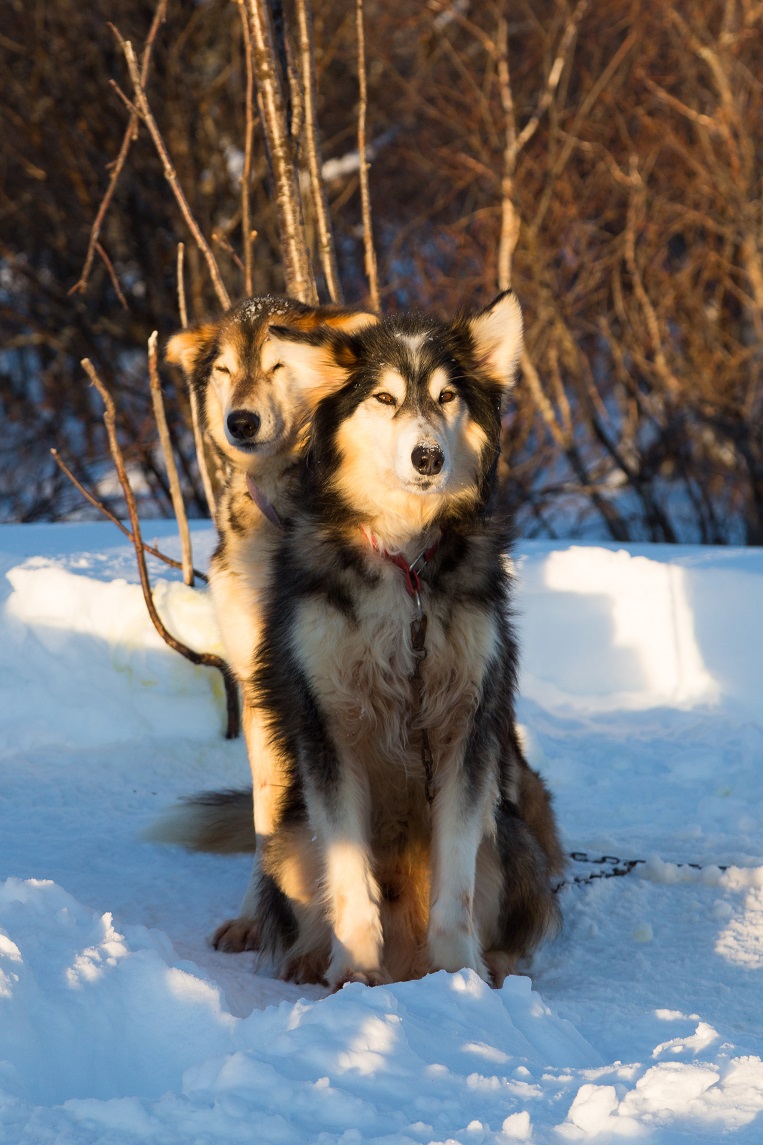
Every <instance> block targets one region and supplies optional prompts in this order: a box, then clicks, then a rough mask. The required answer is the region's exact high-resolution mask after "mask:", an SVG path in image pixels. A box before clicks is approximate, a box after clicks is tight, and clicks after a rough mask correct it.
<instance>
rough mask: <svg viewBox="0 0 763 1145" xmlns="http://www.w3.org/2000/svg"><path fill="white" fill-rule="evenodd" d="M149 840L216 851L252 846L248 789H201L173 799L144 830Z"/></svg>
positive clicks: (246, 849) (249, 849) (245, 849)
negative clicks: (161, 813) (164, 810)
mask: <svg viewBox="0 0 763 1145" xmlns="http://www.w3.org/2000/svg"><path fill="white" fill-rule="evenodd" d="M143 838H144V839H146V840H147V841H148V842H150V843H173V844H175V846H178V847H185V848H186V849H187V850H189V851H211V852H213V853H214V854H217V855H236V854H241V853H248V854H252V853H253V852H254V849H255V835H254V819H253V811H252V793H251V791H201V792H199V794H198V795H189V796H187V797H186V798H184V799H182V800H181V801H180V802H179V803H176V804H175V806H174V807H172V808H170V810H169V811H167V812H166V813H165V814H164V815H163V816H162V817H161V818H160V819H157V821H156V822H155V823H152V824H151V826H150V827H148V828H147V829H146V830H145V831H144V832H143Z"/></svg>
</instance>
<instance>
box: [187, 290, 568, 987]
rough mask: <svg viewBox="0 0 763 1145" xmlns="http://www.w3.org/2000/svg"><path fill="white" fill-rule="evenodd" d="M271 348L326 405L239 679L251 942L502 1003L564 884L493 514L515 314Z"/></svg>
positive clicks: (345, 976)
mask: <svg viewBox="0 0 763 1145" xmlns="http://www.w3.org/2000/svg"><path fill="white" fill-rule="evenodd" d="M269 338H270V339H271V340H272V352H273V354H274V355H275V359H274V360H277V361H278V362H279V363H281V364H282V366H283V368H284V369H286V370H288V371H290V373H291V376H293V377H295V378H296V377H298V378H300V379H302V381H303V384H305V385H309V386H311V387H315V390H316V391H321V392H323V393H324V394H325V395H326V396H324V397H323V398H322V399H321V401H320V402H319V404H318V406H317V409H316V411H315V415H314V417H313V421H312V426H311V430H310V438H309V444H308V448H307V450H306V453H305V457H304V460H303V462H302V466H301V470H300V475H299V497H298V498H295V500H294V502H293V505H294V514H293V521H292V524H291V526H290V528H288V529H287V530H285V531H284V532H282V533H278V532H276V534H275V535H274V538H273V542H274V543H273V547H272V550H271V556H270V559H269V562H268V563H269V567H270V570H271V583H270V586H269V589H268V604H267V608H266V613H265V622H264V627H263V629H262V632H261V634H260V639H259V640H258V642H257V643H258V647H259V653H258V657H257V666H256V670H255V671H254V673H253V675H252V679H251V682H250V688H251V693H252V694H253V695H255V696H256V697H257V703H258V704H259V705H260V710H261V712H262V713H263V714H265V715H266V719H265V720H264V721H263V722H262V723H261V724H260V732H261V733H264V734H262V735H261V738H259V739H258V740H257V743H256V745H255V746H256V749H257V753H258V759H259V758H260V753H262V756H263V757H264V756H267V757H268V759H269V763H268V764H267V769H266V770H267V771H268V772H269V773H270V774H273V773H274V772H278V773H279V774H280V775H281V776H283V777H284V781H285V782H286V784H287V787H286V790H285V794H284V798H283V800H282V802H281V804H280V806H279V808H278V812H277V821H276V824H275V830H274V831H272V832H271V833H270V834H269V838H267V840H266V841H264V842H263V843H262V844H261V843H260V840H258V846H261V873H260V875H259V888H258V890H257V893H256V895H254V896H253V900H252V901H253V904H254V918H255V926H256V930H257V934H258V937H259V939H260V941H261V943H262V946H263V949H264V950H266V951H268V952H269V953H270V954H271V955H272V956H273V957H274V958H275V962H276V968H277V971H278V973H279V974H280V975H281V976H282V977H284V978H290V979H294V980H296V981H298V982H311V981H325V982H327V983H328V984H329V985H330V986H331V987H333V988H335V989H336V988H339V987H340V986H341V985H342V984H343V983H345V982H348V981H360V982H365V983H369V984H375V983H380V982H385V981H389V980H390V979H395V980H399V979H405V978H414V977H418V976H420V975H422V974H424V973H426V972H428V971H431V970H436V969H445V970H449V971H455V970H458V969H461V968H464V967H470V968H471V969H472V970H474V971H476V973H477V974H479V975H480V977H481V978H483V979H485V980H489V981H492V982H493V983H495V984H500V983H501V982H502V981H503V978H504V976H505V975H506V973H508V972H510V971H511V969H512V968H513V967H514V965H515V962H516V960H517V959H518V958H519V957H522V956H526V955H528V954H529V953H530V952H531V951H532V950H533V949H534V947H535V946H536V945H537V943H538V942H539V941H540V940H541V939H542V938H543V936H544V935H546V934H547V933H549V932H551V931H553V930H554V929H555V927H556V926H557V924H558V908H557V906H556V902H555V899H554V895H553V892H552V886H551V878H552V876H553V875H554V874H557V873H559V871H560V870H561V867H562V856H561V849H560V847H559V841H558V838H557V835H556V828H555V824H554V818H553V813H552V810H551V805H550V800H549V798H548V795H547V792H546V791H545V788H544V787H543V784H542V783H541V781H540V779H539V777H538V776H537V775H536V774H535V773H534V772H532V771H531V769H530V768H529V767H528V765H527V764H526V762H525V760H524V758H523V756H522V752H521V749H520V746H519V743H518V739H517V734H516V727H515V716H514V692H515V682H516V664H517V650H516V643H515V639H514V636H513V633H512V630H511V627H510V624H509V620H508V615H509V596H510V573H509V569H508V566H507V561H506V556H505V554H506V552H507V549H508V546H509V541H510V529H509V526H508V522H506V521H505V520H503V519H502V518H501V517H500V516H499V515H498V514H496V513H495V512H493V511H492V501H493V494H494V485H495V472H496V463H497V459H498V452H499V440H500V425H501V416H502V413H503V411H504V409H505V406H506V402H507V398H508V395H509V392H510V390H511V387H512V385H513V379H514V373H515V368H516V363H517V360H518V358H519V354H520V350H521V345H522V320H521V311H520V308H519V305H518V303H517V301H516V299H515V297H514V296H513V294H511V293H510V292H507V293H505V294H502V295H500V296H499V297H498V298H497V299H496V300H495V302H494V303H493V304H492V305H491V306H489V307H488V308H487V309H486V310H484V311H482V312H481V313H479V314H477V315H476V316H473V317H460V318H457V319H456V320H454V321H453V322H450V323H443V322H438V321H436V320H434V319H430V318H424V317H396V318H389V319H386V320H383V321H381V322H380V323H379V324H377V325H373V326H367V327H364V328H362V329H359V330H357V331H355V332H343V331H338V330H336V329H331V328H329V327H326V326H319V327H317V328H315V329H312V330H299V329H295V328H294V327H293V326H292V327H288V326H285V325H280V326H276V325H271V327H270V333H269ZM258 766H259V765H258ZM255 781H256V768H255ZM236 798H239V803H240V797H232V800H231V805H233V803H234V802H235V799H236ZM202 804H203V801H202ZM200 805H201V804H200ZM225 809H226V801H225V797H221V798H218V799H217V801H216V802H215V800H214V799H213V800H212V808H211V810H212V811H213V812H214V815H215V816H216V817H217V823H218V826H220V824H222V822H223V821H224V819H225V814H226V810H225ZM257 817H258V816H257V796H256V789H255V822H256V821H257ZM192 845H193V844H192Z"/></svg>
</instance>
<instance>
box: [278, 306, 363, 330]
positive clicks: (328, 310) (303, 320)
mask: <svg viewBox="0 0 763 1145" xmlns="http://www.w3.org/2000/svg"><path fill="white" fill-rule="evenodd" d="M378 321H379V317H378V315H376V314H372V313H371V312H370V311H367V310H347V309H346V308H344V307H341V306H316V307H315V308H314V309H313V310H310V311H309V312H308V313H306V314H299V315H296V316H295V317H294V318H293V319H290V320H289V325H290V326H293V327H294V329H295V330H316V329H317V328H318V327H319V326H330V327H331V328H332V329H333V330H344V331H345V333H347V334H352V333H354V332H355V331H356V330H362V329H363V327H364V326H375V325H376V323H377V322H378Z"/></svg>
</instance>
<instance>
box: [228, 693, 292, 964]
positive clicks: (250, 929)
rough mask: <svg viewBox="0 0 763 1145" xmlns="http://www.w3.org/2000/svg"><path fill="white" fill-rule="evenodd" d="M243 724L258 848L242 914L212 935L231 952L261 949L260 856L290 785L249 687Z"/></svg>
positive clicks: (245, 696)
mask: <svg viewBox="0 0 763 1145" xmlns="http://www.w3.org/2000/svg"><path fill="white" fill-rule="evenodd" d="M242 724H243V728H244V737H245V739H246V748H247V753H248V756H249V766H250V769H251V773H252V797H253V813H254V833H255V837H256V850H255V854H254V861H253V863H252V873H251V875H250V877H249V885H248V886H247V888H246V891H245V893H244V898H243V900H242V902H241V908H240V910H239V913H238V916H237V917H236V918H232V919H228V920H227V921H226V922H224V923H222V925H221V926H219V927H218V928H217V930H216V931H215V933H214V936H213V938H212V943H213V945H214V946H215V947H217V949H218V950H225V951H227V952H229V953H237V952H239V951H242V950H258V949H259V946H260V935H259V933H258V926H257V921H256V919H257V902H258V897H259V893H260V883H261V861H260V856H261V855H262V854H263V852H264V849H265V847H266V846H267V845H268V842H269V841H270V839H271V837H272V836H273V834H274V832H275V830H276V826H277V824H278V818H279V815H280V808H281V803H282V798H283V792H284V789H285V787H286V780H285V779H284V769H283V766H282V762H281V759H280V756H279V755H278V753H277V751H276V750H275V748H274V747H273V744H272V740H271V737H270V735H269V733H268V731H267V728H266V727H265V725H264V719H263V713H262V710H261V708H259V707H258V706H257V705H256V703H255V702H254V699H253V696H252V694H251V692H250V690H249V689H248V688H244V703H243V711H242Z"/></svg>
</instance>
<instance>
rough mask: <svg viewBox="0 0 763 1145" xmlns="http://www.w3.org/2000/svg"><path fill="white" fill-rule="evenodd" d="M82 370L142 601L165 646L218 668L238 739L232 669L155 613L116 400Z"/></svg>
mask: <svg viewBox="0 0 763 1145" xmlns="http://www.w3.org/2000/svg"><path fill="white" fill-rule="evenodd" d="M82 368H83V369H84V370H85V373H86V374H87V375H88V377H89V378H90V381H91V382H92V383H93V385H94V386H95V388H96V389H97V390H98V393H99V394H100V395H101V398H102V399H103V404H104V413H103V420H104V424H105V426H106V432H107V434H108V438H109V448H110V449H111V456H112V457H113V459H114V465H115V466H116V470H117V476H118V477H119V483H120V485H121V486H122V492H123V493H124V496H125V501H126V502H127V509H128V512H129V514H130V524H131V525H132V539H133V545H134V546H135V556H136V559H137V562H138V573H139V575H140V583H141V588H142V589H143V599H144V600H145V602H146V608H147V609H148V614H149V616H150V617H151V622H152V624H153V625H154V628H155V629H156V631H157V632H158V633H159V635H160V636H161V638H162V640H164V642H165V643H166V644H168V645H169V646H170V648H173V649H174V650H175V651H176V652H179V653H180V654H181V656H185V658H186V660H190V661H191V663H192V664H204V665H206V666H207V667H210V668H216V669H217V670H218V672H220V673H221V674H222V677H223V682H224V684H225V696H226V701H227V709H228V727H227V730H226V733H225V736H226V739H235V738H236V736H237V735H238V732H239V707H238V690H237V687H236V681H235V678H234V677H233V674H232V673H231V670H230V668H229V667H228V665H227V664H226V662H225V661H224V660H223V659H222V657H220V656H215V655H213V654H212V653H211V652H195V651H194V650H193V649H192V648H189V647H188V645H186V644H183V643H182V642H181V641H180V640H178V639H177V638H176V637H174V636H172V634H171V633H170V632H168V631H167V629H166V627H165V625H164V622H163V621H162V619H161V617H160V616H159V613H158V612H157V611H156V605H155V604H154V598H153V596H152V594H151V582H150V580H149V577H148V569H147V568H146V558H145V555H144V552H143V538H142V537H141V531H140V521H139V519H138V508H137V505H136V503H135V495H134V493H133V491H132V486H131V485H130V479H129V477H128V476H127V469H126V467H125V463H124V457H123V456H122V450H121V447H120V445H119V439H118V438H117V430H116V412H115V409H114V401H113V399H112V397H111V394H110V393H109V391H108V390H107V388H106V386H105V385H104V384H103V382H102V381H101V379H100V378H99V377H98V374H97V373H96V371H95V368H94V367H93V363H92V362H91V361H90V359H89V358H83V359H82Z"/></svg>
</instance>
